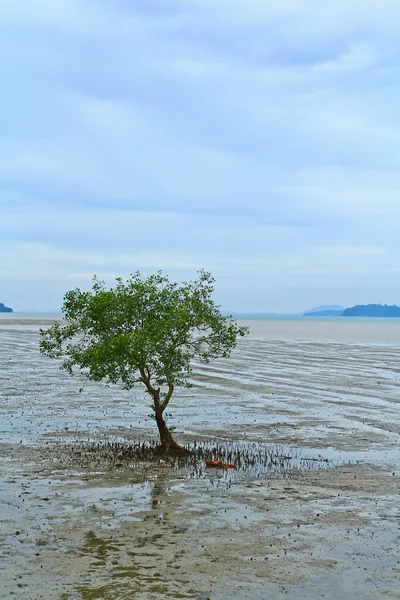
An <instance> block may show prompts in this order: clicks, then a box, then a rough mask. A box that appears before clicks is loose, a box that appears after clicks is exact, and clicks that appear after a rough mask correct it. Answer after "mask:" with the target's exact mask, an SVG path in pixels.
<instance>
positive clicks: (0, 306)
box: [0, 302, 13, 313]
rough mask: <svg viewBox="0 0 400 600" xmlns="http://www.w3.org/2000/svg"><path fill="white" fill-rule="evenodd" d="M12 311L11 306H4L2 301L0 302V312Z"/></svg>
mask: <svg viewBox="0 0 400 600" xmlns="http://www.w3.org/2000/svg"><path fill="white" fill-rule="evenodd" d="M11 312H13V309H12V308H9V307H8V306H4V304H3V303H2V302H0V313H11Z"/></svg>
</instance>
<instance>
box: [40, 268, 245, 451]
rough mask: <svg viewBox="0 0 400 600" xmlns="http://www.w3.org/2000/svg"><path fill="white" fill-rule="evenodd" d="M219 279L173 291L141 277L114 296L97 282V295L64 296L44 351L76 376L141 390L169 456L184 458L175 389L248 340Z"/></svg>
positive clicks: (119, 284)
mask: <svg viewBox="0 0 400 600" xmlns="http://www.w3.org/2000/svg"><path fill="white" fill-rule="evenodd" d="M213 283H214V279H213V278H212V277H211V275H210V274H209V273H206V272H204V271H199V273H198V278H197V280H195V281H192V282H189V283H182V284H177V283H171V282H170V281H169V279H168V278H167V277H166V276H164V275H163V274H162V272H161V271H159V272H158V273H157V274H155V275H150V276H149V277H147V278H146V277H143V276H142V275H141V274H140V273H139V272H137V273H135V274H133V275H131V276H130V278H129V279H128V280H127V281H126V282H124V281H123V280H122V279H121V278H118V279H117V280H116V285H115V287H114V288H111V289H107V288H106V286H105V284H104V282H101V281H99V280H97V279H96V277H95V278H94V279H93V285H92V290H91V291H90V292H83V291H81V290H79V289H75V290H71V291H69V292H67V293H66V294H65V296H64V303H63V316H64V322H62V323H56V324H55V325H53V326H52V327H50V328H49V329H47V330H41V336H42V339H41V341H40V351H41V352H42V353H43V354H45V355H47V356H48V357H50V358H54V359H59V360H61V361H62V362H61V365H60V368H61V369H64V370H65V371H67V372H68V373H69V374H70V375H73V374H74V373H81V374H83V375H84V376H85V377H86V378H88V379H90V380H93V381H99V382H100V381H101V382H104V383H106V384H117V383H119V384H122V385H123V387H124V388H126V389H131V388H133V386H134V385H135V384H138V383H139V384H143V385H144V387H145V391H147V393H148V394H149V395H150V396H151V399H152V404H151V409H152V411H153V413H152V416H154V418H155V421H156V423H157V427H158V431H159V434H160V440H161V450H162V451H163V452H182V451H184V449H183V448H182V447H181V446H179V444H177V443H176V442H175V440H174V439H173V437H172V434H171V431H170V429H169V428H168V426H167V424H166V421H165V418H164V416H165V415H164V411H165V409H166V408H167V406H168V405H169V403H170V401H171V397H172V395H173V392H174V390H175V388H176V387H180V386H183V387H190V386H191V383H190V378H191V370H192V367H191V363H192V360H195V359H197V360H200V361H201V362H204V363H208V362H210V361H211V360H212V359H216V358H218V357H221V356H223V357H226V356H229V355H230V353H231V350H232V349H233V348H234V347H235V346H236V343H237V339H238V337H239V336H244V335H246V334H247V333H248V328H247V327H242V326H239V325H238V324H237V323H236V322H235V321H234V320H233V319H232V317H231V316H225V315H222V314H221V312H220V310H219V307H218V306H217V305H216V304H215V303H214V301H213V300H212V293H213V291H214V286H213Z"/></svg>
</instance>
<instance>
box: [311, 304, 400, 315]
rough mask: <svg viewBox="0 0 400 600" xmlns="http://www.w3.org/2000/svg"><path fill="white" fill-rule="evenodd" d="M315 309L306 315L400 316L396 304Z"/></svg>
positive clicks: (399, 310) (399, 307) (399, 309)
mask: <svg viewBox="0 0 400 600" xmlns="http://www.w3.org/2000/svg"><path fill="white" fill-rule="evenodd" d="M320 308H321V310H318V308H317V309H313V310H308V311H307V312H305V313H303V316H304V317H400V306H396V305H395V304H392V305H388V304H357V305H356V306H352V307H351V308H345V309H342V310H333V309H331V308H329V309H325V310H324V307H322V306H321V307H320Z"/></svg>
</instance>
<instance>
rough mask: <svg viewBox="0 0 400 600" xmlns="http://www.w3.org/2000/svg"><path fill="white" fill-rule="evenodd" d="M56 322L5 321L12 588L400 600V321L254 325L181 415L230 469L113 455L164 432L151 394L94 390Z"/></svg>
mask: <svg viewBox="0 0 400 600" xmlns="http://www.w3.org/2000/svg"><path fill="white" fill-rule="evenodd" d="M46 323H48V324H50V320H49V321H48V322H47V321H46V319H43V318H41V320H40V323H39V321H38V320H36V319H35V318H32V319H30V320H29V321H28V322H27V320H26V319H25V320H23V319H18V318H13V319H8V320H5V319H2V320H0V361H1V365H2V367H1V371H0V381H1V387H0V397H1V403H0V419H1V420H0V430H1V439H0V442H1V443H0V468H1V478H0V479H1V483H0V527H1V539H0V553H1V565H2V575H1V578H0V597H2V598H24V599H29V600H30V599H32V600H36V599H39V598H43V599H46V600H47V599H54V598H55V599H58V598H59V599H61V600H68V599H71V600H73V599H82V600H85V599H86V600H88V599H93V600H94V599H120V598H121V599H130V598H135V599H139V600H144V599H152V598H155V599H156V598H157V599H161V598H188V599H189V598H193V599H197V600H206V599H207V598H211V599H212V600H228V599H232V600H242V599H254V600H262V599H266V598H268V599H275V598H290V597H292V598H296V599H303V598H304V599H305V598H308V599H314V598H326V599H331V600H333V599H335V600H337V599H339V598H340V599H343V600H354V599H360V600H361V599H363V600H364V599H366V598H388V599H394V598H400V591H399V590H400V552H399V542H400V537H399V536H400V527H399V520H400V513H399V506H400V497H399V492H400V485H399V475H400V469H399V464H400V451H399V434H400V412H399V407H400V395H399V381H400V371H399V364H400V339H399V336H398V335H397V327H398V324H397V323H392V324H390V323H389V322H386V323H378V324H374V323H372V322H371V323H367V324H364V326H361V325H362V323H361V322H359V321H358V322H354V323H352V322H350V321H349V322H348V323H342V322H340V324H338V323H337V322H336V323H333V324H332V321H327V322H316V321H308V322H307V323H306V322H305V321H304V320H300V321H292V322H290V321H289V320H282V322H281V323H279V322H278V321H272V320H271V322H256V321H251V322H250V326H251V328H252V335H251V336H249V337H248V338H246V339H245V340H242V341H241V342H240V344H239V346H238V348H237V349H236V350H235V352H234V353H233V355H232V357H231V358H230V359H221V360H220V361H218V362H216V363H214V364H211V365H199V364H195V365H194V369H193V379H194V387H193V388H191V389H189V390H183V391H179V392H178V393H177V395H176V398H175V400H174V401H173V402H172V405H171V413H172V416H171V421H170V423H171V424H172V425H175V426H176V427H177V430H176V433H175V435H176V438H177V439H178V440H179V441H181V442H183V443H188V444H194V442H196V444H197V445H198V447H199V446H202V445H203V446H204V447H208V448H212V447H214V446H215V448H217V447H218V448H225V447H226V448H227V449H228V450H229V448H231V449H232V448H233V449H234V450H235V451H236V456H238V454H237V452H238V449H239V451H240V452H241V453H242V454H241V456H242V457H243V458H242V461H241V463H240V465H239V464H238V467H240V468H238V469H236V470H229V471H227V470H223V469H206V468H205V465H204V464H203V463H202V461H200V463H196V464H195V465H193V464H192V463H191V464H187V465H185V464H177V463H176V462H174V461H170V460H168V459H167V460H159V459H157V460H152V461H149V460H146V459H143V460H138V459H132V460H127V459H125V458H124V457H122V458H118V457H117V459H116V458H115V456H111V455H110V451H109V450H108V449H107V448H108V446H107V442H110V441H112V442H115V444H116V445H118V444H120V445H121V447H127V446H128V445H129V444H130V443H132V444H133V443H134V442H135V443H137V442H138V440H139V441H143V442H146V441H148V440H154V439H156V436H155V431H154V427H153V422H152V420H151V419H150V418H149V417H148V413H149V412H150V411H149V408H148V399H147V398H146V395H145V394H144V393H143V390H142V389H140V388H137V389H135V390H134V391H130V392H128V391H126V390H123V389H120V388H118V387H116V388H105V387H102V386H101V385H94V384H85V385H84V389H83V391H82V392H81V393H79V388H80V387H81V386H82V383H83V382H81V381H79V380H78V379H71V378H70V377H69V376H67V375H66V374H64V373H63V372H61V371H59V369H58V365H57V364H55V363H54V362H53V361H49V360H48V359H46V358H44V357H42V356H40V354H39V350H38V342H39V327H45V326H46ZM338 328H339V329H338ZM340 328H344V329H341V330H340ZM346 328H347V329H346ZM382 328H383V329H382ZM387 328H388V329H387ZM93 448H98V451H97V452H96V451H95V450H93ZM86 449H87V450H86ZM111 454H112V452H111ZM266 456H267V457H269V458H268V460H265V457H266Z"/></svg>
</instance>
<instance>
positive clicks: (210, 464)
mask: <svg viewBox="0 0 400 600" xmlns="http://www.w3.org/2000/svg"><path fill="white" fill-rule="evenodd" d="M206 467H220V468H222V469H236V465H233V464H231V463H225V462H222V460H206Z"/></svg>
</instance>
